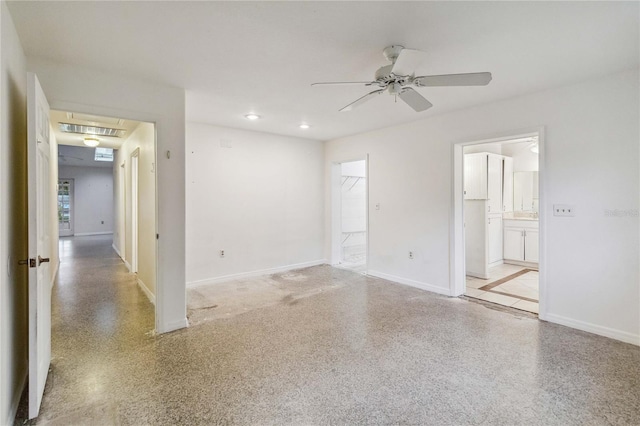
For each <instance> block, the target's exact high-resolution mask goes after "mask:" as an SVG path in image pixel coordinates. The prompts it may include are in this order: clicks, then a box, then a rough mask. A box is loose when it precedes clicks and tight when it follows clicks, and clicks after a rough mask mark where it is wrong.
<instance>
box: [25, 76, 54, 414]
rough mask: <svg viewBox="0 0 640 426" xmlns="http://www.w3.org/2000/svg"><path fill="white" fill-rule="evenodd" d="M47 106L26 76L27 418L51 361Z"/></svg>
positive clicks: (37, 85) (34, 79)
mask: <svg viewBox="0 0 640 426" xmlns="http://www.w3.org/2000/svg"><path fill="white" fill-rule="evenodd" d="M49 154H50V145H49V104H48V102H47V99H46V98H45V96H44V92H43V91H42V88H41V87H40V83H39V82H38V78H37V77H36V75H35V74H32V73H29V74H28V76H27V158H28V160H27V167H28V200H29V206H28V212H29V213H28V214H29V418H34V417H37V416H38V412H39V411H40V403H41V402H42V394H43V392H44V385H45V383H46V381H47V373H48V372H49V363H50V361H51V287H50V285H49V284H50V283H49V280H50V273H49V254H50V253H49V248H50V235H51V232H50V231H51V222H50V218H51V215H50V212H51V199H50V198H51V197H50V188H51V186H50V184H49V168H50V158H49V157H50V156H49Z"/></svg>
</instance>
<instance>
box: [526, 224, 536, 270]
mask: <svg viewBox="0 0 640 426" xmlns="http://www.w3.org/2000/svg"><path fill="white" fill-rule="evenodd" d="M524 233H525V234H524V260H526V261H527V262H535V263H538V234H539V233H538V230H537V229H525V230H524Z"/></svg>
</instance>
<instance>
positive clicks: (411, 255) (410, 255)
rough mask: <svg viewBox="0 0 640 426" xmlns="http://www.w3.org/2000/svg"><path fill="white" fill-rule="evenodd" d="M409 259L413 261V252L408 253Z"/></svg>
mask: <svg viewBox="0 0 640 426" xmlns="http://www.w3.org/2000/svg"><path fill="white" fill-rule="evenodd" d="M409 259H413V252H412V251H410V252H409Z"/></svg>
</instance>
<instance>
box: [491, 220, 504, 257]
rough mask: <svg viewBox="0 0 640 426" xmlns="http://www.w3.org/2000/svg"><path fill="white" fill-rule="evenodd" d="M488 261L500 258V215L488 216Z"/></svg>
mask: <svg viewBox="0 0 640 426" xmlns="http://www.w3.org/2000/svg"><path fill="white" fill-rule="evenodd" d="M488 233H489V263H495V262H498V261H500V260H502V217H500V216H490V217H489V231H488Z"/></svg>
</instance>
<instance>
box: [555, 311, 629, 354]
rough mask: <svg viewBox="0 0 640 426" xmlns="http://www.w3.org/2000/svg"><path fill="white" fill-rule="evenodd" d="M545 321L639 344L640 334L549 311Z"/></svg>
mask: <svg viewBox="0 0 640 426" xmlns="http://www.w3.org/2000/svg"><path fill="white" fill-rule="evenodd" d="M546 321H549V322H552V323H555V324H560V325H564V326H567V327H571V328H577V329H578V330H582V331H586V332H588V333H593V334H597V335H599V336H604V337H609V338H611V339H616V340H620V341H622V342H626V343H631V344H632V345H636V346H640V334H633V333H628V332H626V331H621V330H616V329H614V328H609V327H603V326H601V325H596V324H592V323H589V322H584V321H579V320H575V319H571V318H567V317H563V316H561V315H556V314H549V313H547V318H546Z"/></svg>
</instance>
